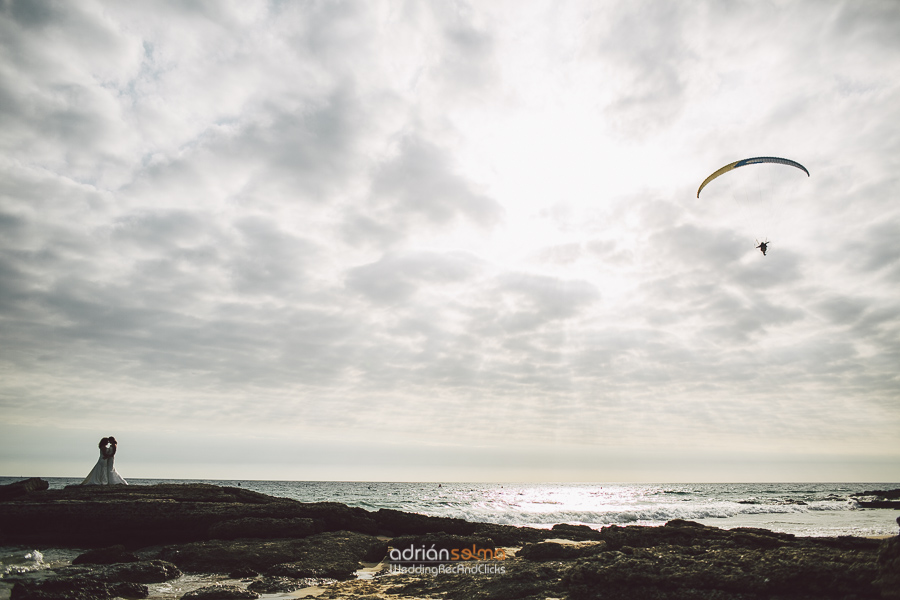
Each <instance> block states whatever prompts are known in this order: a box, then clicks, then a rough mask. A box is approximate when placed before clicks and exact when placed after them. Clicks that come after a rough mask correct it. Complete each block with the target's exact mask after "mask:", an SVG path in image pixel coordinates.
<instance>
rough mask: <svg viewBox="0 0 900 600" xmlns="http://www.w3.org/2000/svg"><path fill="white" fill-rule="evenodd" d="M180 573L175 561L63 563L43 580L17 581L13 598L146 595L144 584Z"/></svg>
mask: <svg viewBox="0 0 900 600" xmlns="http://www.w3.org/2000/svg"><path fill="white" fill-rule="evenodd" d="M180 576H181V571H179V570H178V569H177V568H176V567H175V565H173V564H170V563H164V562H163V561H160V560H151V561H140V562H134V563H122V564H114V565H105V566H94V567H87V566H71V567H63V568H61V569H57V570H56V571H54V573H53V575H52V576H50V577H49V578H47V579H44V580H20V581H17V582H16V584H15V585H14V586H13V589H12V593H11V595H10V600H53V599H56V598H60V599H63V600H96V599H101V600H102V599H106V598H119V597H122V598H146V597H147V596H148V595H149V593H150V592H149V589H148V588H147V586H146V585H144V584H147V583H161V582H163V581H169V580H170V579H175V578H177V577H180Z"/></svg>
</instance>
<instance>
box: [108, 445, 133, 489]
mask: <svg viewBox="0 0 900 600" xmlns="http://www.w3.org/2000/svg"><path fill="white" fill-rule="evenodd" d="M106 481H107V482H108V483H109V485H128V482H127V481H125V479H124V478H123V477H122V476H121V475H119V473H118V472H117V471H116V455H115V453H113V454H112V455H111V456H110V457H109V458H107V459H106Z"/></svg>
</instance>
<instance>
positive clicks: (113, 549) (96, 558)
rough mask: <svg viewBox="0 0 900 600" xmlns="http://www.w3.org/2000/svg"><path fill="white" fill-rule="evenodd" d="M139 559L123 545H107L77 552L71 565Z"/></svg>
mask: <svg viewBox="0 0 900 600" xmlns="http://www.w3.org/2000/svg"><path fill="white" fill-rule="evenodd" d="M139 560H141V559H140V558H138V557H137V556H136V555H135V554H134V553H132V552H129V551H128V550H126V549H125V546H122V545H117V546H109V547H108V548H98V549H96V550H88V551H87V552H85V553H84V554H79V555H78V556H76V557H75V559H74V560H73V561H72V564H73V565H112V564H115V563H129V562H138V561H139Z"/></svg>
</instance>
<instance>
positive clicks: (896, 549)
mask: <svg viewBox="0 0 900 600" xmlns="http://www.w3.org/2000/svg"><path fill="white" fill-rule="evenodd" d="M897 522H898V523H900V518H898V519H897ZM877 565H878V579H876V580H875V585H876V586H878V587H879V588H881V595H882V597H884V598H900V537H893V538H889V539H886V540H884V541H882V542H881V547H880V548H879V549H878V560H877Z"/></svg>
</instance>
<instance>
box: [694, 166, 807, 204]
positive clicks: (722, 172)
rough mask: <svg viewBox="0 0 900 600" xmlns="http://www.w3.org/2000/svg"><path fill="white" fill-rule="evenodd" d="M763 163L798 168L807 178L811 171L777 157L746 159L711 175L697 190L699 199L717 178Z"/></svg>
mask: <svg viewBox="0 0 900 600" xmlns="http://www.w3.org/2000/svg"><path fill="white" fill-rule="evenodd" d="M761 163H775V164H779V165H788V166H789V167H796V168H798V169H800V170H801V171H803V172H804V173H806V176H807V177H809V171H807V170H806V167H804V166H803V165H801V164H800V163H798V162H795V161H793V160H789V159H787V158H778V157H776V156H757V157H756V158H745V159H743V160H738V161H735V162H733V163H731V164H730V165H725V166H724V167H722V168H721V169H719V170H718V171H716V172H715V173H713V174H712V175H710V176H709V177H707V178H706V179H704V180H703V183H701V184H700V187H699V188H698V189H697V197H698V198H699V197H700V192H701V191H703V188H705V187H706V184H708V183H709V182H710V181H712V180H713V179H715V178H716V177H719V176H720V175H724V174H725V173H727V172H728V171H733V170H734V169H737V168H739V167H746V166H747V165H758V164H761Z"/></svg>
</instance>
